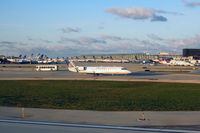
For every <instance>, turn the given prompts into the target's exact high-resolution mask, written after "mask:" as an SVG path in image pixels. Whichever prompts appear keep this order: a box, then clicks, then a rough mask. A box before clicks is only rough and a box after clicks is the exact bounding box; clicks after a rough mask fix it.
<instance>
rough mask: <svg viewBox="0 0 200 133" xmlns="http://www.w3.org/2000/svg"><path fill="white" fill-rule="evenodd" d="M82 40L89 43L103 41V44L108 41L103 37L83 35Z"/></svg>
mask: <svg viewBox="0 0 200 133" xmlns="http://www.w3.org/2000/svg"><path fill="white" fill-rule="evenodd" d="M81 41H82V42H84V43H89V44H92V43H103V44H105V43H106V41H105V40H103V39H98V38H92V37H81Z"/></svg>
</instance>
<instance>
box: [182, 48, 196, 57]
mask: <svg viewBox="0 0 200 133" xmlns="http://www.w3.org/2000/svg"><path fill="white" fill-rule="evenodd" d="M183 56H184V57H189V56H193V57H199V56H200V49H183Z"/></svg>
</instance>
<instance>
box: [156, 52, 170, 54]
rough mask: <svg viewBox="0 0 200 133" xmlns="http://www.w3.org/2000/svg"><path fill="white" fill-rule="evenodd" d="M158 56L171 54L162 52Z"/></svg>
mask: <svg viewBox="0 0 200 133" xmlns="http://www.w3.org/2000/svg"><path fill="white" fill-rule="evenodd" d="M158 55H169V53H166V52H161V53H159V54H158Z"/></svg>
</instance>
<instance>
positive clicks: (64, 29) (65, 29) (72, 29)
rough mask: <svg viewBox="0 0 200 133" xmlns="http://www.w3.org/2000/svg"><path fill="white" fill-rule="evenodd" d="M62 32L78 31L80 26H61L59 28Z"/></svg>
mask: <svg viewBox="0 0 200 133" xmlns="http://www.w3.org/2000/svg"><path fill="white" fill-rule="evenodd" d="M60 30H61V31H62V32H63V33H72V32H77V33H78V32H80V31H81V29H80V28H71V27H67V28H62V29H60Z"/></svg>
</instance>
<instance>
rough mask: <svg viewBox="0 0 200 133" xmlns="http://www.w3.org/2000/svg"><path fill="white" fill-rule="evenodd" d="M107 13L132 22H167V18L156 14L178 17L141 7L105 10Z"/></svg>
mask: <svg viewBox="0 0 200 133" xmlns="http://www.w3.org/2000/svg"><path fill="white" fill-rule="evenodd" d="M105 12H107V13H112V14H114V15H117V16H120V17H122V18H129V19H134V20H145V19H150V20H151V21H161V22H165V21H167V18H166V17H164V16H161V15H157V14H174V15H179V14H180V13H177V12H169V11H164V10H157V9H153V8H142V7H128V8H125V9H123V8H116V7H112V8H108V9H106V10H105Z"/></svg>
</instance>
